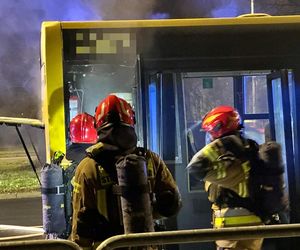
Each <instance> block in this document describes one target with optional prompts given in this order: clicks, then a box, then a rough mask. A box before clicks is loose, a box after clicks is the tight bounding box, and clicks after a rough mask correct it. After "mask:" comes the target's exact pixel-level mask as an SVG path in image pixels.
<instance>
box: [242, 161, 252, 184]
mask: <svg viewBox="0 0 300 250" xmlns="http://www.w3.org/2000/svg"><path fill="white" fill-rule="evenodd" d="M242 168H243V171H244V173H245V178H246V180H247V179H248V178H249V171H250V168H251V166H250V162H249V161H245V162H243V163H242Z"/></svg>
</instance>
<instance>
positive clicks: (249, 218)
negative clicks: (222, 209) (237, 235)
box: [214, 215, 261, 228]
mask: <svg viewBox="0 0 300 250" xmlns="http://www.w3.org/2000/svg"><path fill="white" fill-rule="evenodd" d="M254 223H257V224H259V223H261V219H260V218H259V217H258V216H256V215H245V216H235V217H218V218H215V220H214V226H215V227H217V228H219V227H226V226H236V225H243V224H254Z"/></svg>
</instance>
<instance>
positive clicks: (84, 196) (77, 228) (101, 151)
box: [71, 95, 181, 249]
mask: <svg viewBox="0 0 300 250" xmlns="http://www.w3.org/2000/svg"><path fill="white" fill-rule="evenodd" d="M134 124H135V117H134V111H133V110H132V108H131V106H130V104H129V103H127V102H126V101H125V100H123V99H121V98H119V97H117V96H115V95H108V96H107V97H106V98H105V99H104V100H103V101H101V102H100V103H99V105H98V107H97V108H96V112H95V127H96V129H97V132H98V143H96V144H95V145H94V146H92V147H90V148H88V149H87V153H88V155H87V157H86V158H84V159H83V160H82V161H81V162H80V164H79V166H78V167H77V169H76V173H75V180H74V190H73V211H74V212H73V223H72V233H71V240H72V241H75V242H76V243H77V244H79V245H80V246H81V247H82V248H83V249H95V248H96V247H97V246H98V245H99V243H100V242H101V241H103V240H105V239H106V238H108V237H110V236H113V235H117V234H123V233H124V228H123V225H122V216H121V214H122V211H120V202H119V196H118V195H116V194H115V193H114V188H113V187H114V186H115V184H116V183H117V171H116V166H115V164H116V162H117V160H118V159H119V158H120V156H124V155H127V154H129V153H133V152H135V151H136V150H137V146H136V144H137V135H136V133H135V130H134ZM145 158H146V162H147V172H148V180H149V183H150V190H151V197H152V213H153V219H159V218H167V217H170V216H173V215H176V214H177V213H178V211H179V209H180V207H181V199H180V193H179V191H178V188H177V185H176V183H175V181H174V179H173V177H172V175H171V173H170V171H169V170H168V168H167V166H166V165H165V163H164V162H163V160H162V159H160V157H159V156H158V155H157V154H155V153H154V152H152V151H150V150H145Z"/></svg>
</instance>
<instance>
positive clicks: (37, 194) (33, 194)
mask: <svg viewBox="0 0 300 250" xmlns="http://www.w3.org/2000/svg"><path fill="white" fill-rule="evenodd" d="M41 196H42V195H41V192H40V191H32V192H24V193H23V192H22V193H7V194H0V200H7V199H17V198H35V197H41Z"/></svg>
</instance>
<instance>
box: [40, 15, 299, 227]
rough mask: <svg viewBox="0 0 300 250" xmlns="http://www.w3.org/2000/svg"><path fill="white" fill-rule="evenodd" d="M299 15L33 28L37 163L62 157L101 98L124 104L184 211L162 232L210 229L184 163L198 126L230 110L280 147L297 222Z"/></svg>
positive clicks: (199, 142)
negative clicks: (39, 87) (39, 93)
mask: <svg viewBox="0 0 300 250" xmlns="http://www.w3.org/2000/svg"><path fill="white" fill-rule="evenodd" d="M299 44H300V16H296V15H295V16H268V15H249V16H244V17H236V18H197V19H165V20H122V21H117V20H116V21H87V22H80V21H78V22H59V21H57V22H44V23H43V24H42V31H41V66H42V68H41V72H42V84H43V86H44V90H45V91H44V94H43V101H44V105H43V121H44V123H45V140H46V155H47V157H46V158H47V162H50V159H51V157H52V156H53V153H54V152H55V151H58V150H59V151H62V152H66V150H67V146H68V144H69V135H68V124H69V122H70V120H71V119H72V117H74V116H75V115H76V114H78V113H81V112H87V113H89V114H92V115H93V114H94V111H95V107H96V106H97V105H98V103H99V101H100V100H101V99H102V98H104V97H105V96H106V95H107V94H110V93H115V94H116V95H118V96H120V97H123V98H125V99H126V100H128V101H129V102H130V103H131V104H132V105H133V107H134V109H135V111H136V115H137V126H136V130H137V133H138V136H139V144H140V145H141V146H144V147H147V148H150V149H152V150H153V151H155V152H157V153H159V154H160V155H161V156H162V158H163V159H164V160H165V161H166V163H167V164H168V166H169V167H170V169H171V171H172V172H173V174H174V176H175V178H176V180H177V182H178V185H179V188H180V189H181V192H182V195H183V199H184V201H185V204H184V207H183V209H182V211H181V212H180V214H179V215H178V217H177V218H176V219H174V220H171V221H170V222H167V223H169V224H170V225H169V226H170V227H169V228H170V229H172V228H173V229H190V228H203V227H210V215H209V213H210V211H209V210H210V204H209V203H208V201H207V196H206V194H205V192H203V185H202V183H192V181H191V180H190V178H189V175H188V174H187V173H186V171H185V167H186V165H187V163H188V161H189V159H190V157H191V156H192V155H193V154H194V153H195V151H197V150H199V149H200V148H201V147H203V146H204V145H205V140H206V139H205V134H203V132H202V131H200V130H199V120H201V116H202V115H204V114H205V113H206V112H207V111H208V110H209V109H211V108H212V107H213V106H215V105H220V104H228V105H233V106H235V107H236V108H237V109H238V110H239V112H240V113H241V116H242V119H243V121H244V125H245V133H246V135H249V136H250V137H252V138H255V139H256V140H257V141H259V142H260V143H262V142H264V141H265V140H266V138H269V139H275V140H276V141H279V142H280V143H281V144H282V146H283V151H284V159H285V164H286V179H287V181H288V185H289V194H290V201H291V208H292V209H291V211H292V212H291V219H292V222H299V221H300V215H299V214H297V213H296V212H295V211H297V209H296V208H297V207H299V205H300V204H299V199H297V197H299V196H298V195H299V187H298V185H296V183H299V181H300V176H299V171H298V170H297V169H296V167H295V166H297V165H299V148H300V147H299V138H298V135H299V134H300V131H299V130H300V126H299V118H298V116H297V115H296V114H299V113H300V112H299V108H300V104H299V98H297V96H299V79H300V46H299Z"/></svg>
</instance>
